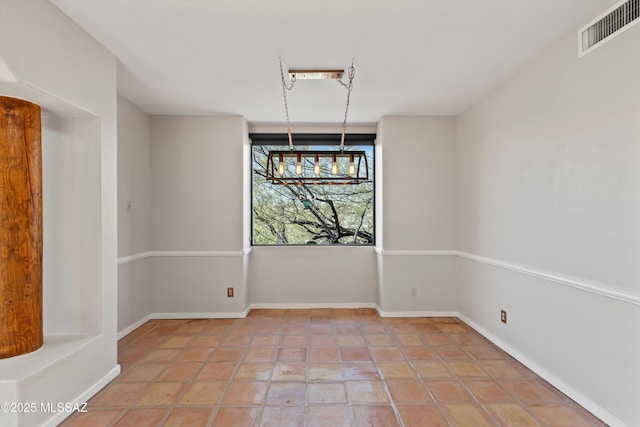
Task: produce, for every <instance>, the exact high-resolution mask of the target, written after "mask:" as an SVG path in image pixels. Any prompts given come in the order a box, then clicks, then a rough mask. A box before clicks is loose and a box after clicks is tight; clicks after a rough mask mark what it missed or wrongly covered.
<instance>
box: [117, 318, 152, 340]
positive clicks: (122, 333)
mask: <svg viewBox="0 0 640 427" xmlns="http://www.w3.org/2000/svg"><path fill="white" fill-rule="evenodd" d="M149 320H151V315H150V314H147V315H146V316H144V317H143V318H142V319H140V320H138V321H136V322H133V323H132V324H131V325H129V326H127V327H126V328H124V329H123V330H121V331H119V332H118V339H121V338H124V337H126V336H127V335H129V334H130V333H131V332H133V331H135V330H136V329H138V328H139V327H140V326H142V325H144V324H145V323H147V322H148V321H149Z"/></svg>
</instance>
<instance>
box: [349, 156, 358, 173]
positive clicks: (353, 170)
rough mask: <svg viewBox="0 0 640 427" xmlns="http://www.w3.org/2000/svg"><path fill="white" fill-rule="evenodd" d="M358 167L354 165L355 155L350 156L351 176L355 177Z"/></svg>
mask: <svg viewBox="0 0 640 427" xmlns="http://www.w3.org/2000/svg"><path fill="white" fill-rule="evenodd" d="M355 173H356V165H355V164H354V163H353V154H351V155H350V156H349V175H355Z"/></svg>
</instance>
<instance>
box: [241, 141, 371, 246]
mask: <svg viewBox="0 0 640 427" xmlns="http://www.w3.org/2000/svg"><path fill="white" fill-rule="evenodd" d="M249 139H250V141H251V143H250V147H251V149H250V150H249V164H250V165H251V168H250V173H251V176H250V178H251V208H250V209H251V234H250V236H249V241H250V244H251V246H252V247H267V248H269V247H278V248H288V247H314V248H317V247H323V248H340V247H350V248H353V247H372V246H375V245H376V234H377V233H376V208H377V206H376V179H375V178H376V176H375V171H376V161H375V156H376V150H375V141H376V134H375V133H347V134H346V135H345V138H344V146H345V147H353V146H369V147H372V151H371V166H370V167H371V171H372V173H371V181H372V183H373V186H372V189H371V191H372V195H373V203H372V204H373V209H372V211H371V214H372V219H373V242H372V243H366V244H353V243H341V244H321V245H313V244H303V243H293V244H289V245H282V244H256V243H254V241H253V224H254V217H253V215H254V206H253V203H254V197H253V196H254V195H253V180H254V175H253V174H254V172H253V147H254V146H264V145H277V146H288V145H289V136H288V134H286V133H249ZM292 139H293V145H294V148H295V147H297V146H307V147H313V146H318V147H335V149H339V148H340V141H341V139H342V134H340V133H295V134H293V136H292Z"/></svg>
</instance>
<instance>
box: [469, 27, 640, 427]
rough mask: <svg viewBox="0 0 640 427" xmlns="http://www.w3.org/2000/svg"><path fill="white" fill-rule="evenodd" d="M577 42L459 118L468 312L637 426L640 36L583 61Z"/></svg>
mask: <svg viewBox="0 0 640 427" xmlns="http://www.w3.org/2000/svg"><path fill="white" fill-rule="evenodd" d="M576 44H577V41H576V34H575V33H574V32H572V33H570V34H568V35H567V36H566V37H565V38H563V39H562V40H561V41H559V42H558V43H557V44H556V45H554V46H553V47H551V48H550V49H549V50H547V51H546V52H544V53H543V54H542V55H541V56H540V57H539V58H537V59H536V60H535V61H534V62H532V63H531V64H529V65H528V66H527V67H525V68H524V69H523V70H521V71H520V72H519V73H518V74H517V75H515V76H514V77H513V78H511V79H510V80H509V81H508V82H506V83H505V84H503V85H502V86H500V87H499V88H498V89H496V90H495V91H494V92H493V93H492V94H491V95H490V96H488V97H487V98H486V99H484V100H482V101H481V102H479V103H478V104H477V105H475V106H474V107H473V108H471V109H469V110H468V111H467V112H465V113H464V114H463V115H462V116H461V117H460V118H459V121H458V159H459V162H458V165H457V175H458V179H459V181H458V193H459V204H460V206H459V207H460V209H459V211H460V230H461V239H460V249H461V250H462V251H463V253H462V255H463V256H462V257H461V258H460V259H459V261H458V262H459V265H458V268H459V272H460V276H459V280H460V289H459V300H458V309H459V311H460V313H461V315H462V316H463V318H465V319H467V320H468V321H470V322H471V323H472V324H474V325H475V326H476V327H478V328H479V329H481V330H483V331H484V332H485V333H487V334H489V336H491V337H493V338H494V339H495V340H496V341H497V342H498V343H501V344H502V345H503V346H505V347H506V348H508V349H510V350H511V351H512V353H514V354H518V355H519V356H520V357H521V358H523V359H525V360H527V361H528V363H529V364H530V365H531V366H533V367H535V368H536V369H537V370H538V371H539V372H541V373H543V376H545V377H546V378H547V379H550V380H552V382H553V383H554V384H555V385H556V386H558V387H560V388H561V389H562V390H563V391H565V392H567V393H569V395H570V396H572V397H573V398H574V399H576V400H577V401H578V402H579V403H582V404H583V405H585V406H586V407H587V408H588V409H590V410H591V411H593V412H594V413H595V414H596V415H598V416H600V417H602V418H603V419H604V420H605V421H606V422H608V423H610V424H611V425H629V426H635V425H640V409H639V408H638V405H637V401H638V397H639V396H640V363H638V360H640V339H638V337H640V307H639V304H640V263H639V262H638V254H640V222H639V221H638V218H640V144H639V143H638V142H639V141H640V120H639V119H638V118H639V117H640V81H639V80H638V76H639V75H640V54H639V52H640V27H639V26H636V27H634V28H631V29H630V30H629V31H627V32H625V33H623V34H621V35H620V36H619V37H617V38H616V39H614V40H613V41H611V42H609V43H608V44H606V45H605V46H603V47H601V48H599V49H597V50H595V51H594V52H593V53H591V54H589V55H587V56H585V57H583V58H582V59H578V55H577V46H576ZM476 255H478V256H482V257H486V258H477V257H476ZM500 309H506V310H507V311H508V317H509V323H508V324H507V325H503V324H501V323H500V322H499V318H500V316H499V315H500V312H499V310H500Z"/></svg>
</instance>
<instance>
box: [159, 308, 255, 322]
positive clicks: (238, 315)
mask: <svg viewBox="0 0 640 427" xmlns="http://www.w3.org/2000/svg"><path fill="white" fill-rule="evenodd" d="M250 310H251V307H247V309H246V310H245V311H240V312H200V313H179V312H177V313H151V315H150V316H151V319H243V318H245V317H247V314H249V311H250Z"/></svg>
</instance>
